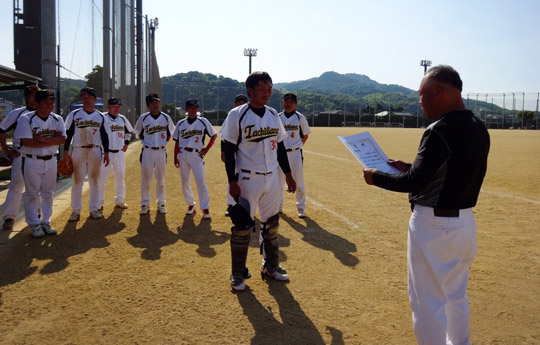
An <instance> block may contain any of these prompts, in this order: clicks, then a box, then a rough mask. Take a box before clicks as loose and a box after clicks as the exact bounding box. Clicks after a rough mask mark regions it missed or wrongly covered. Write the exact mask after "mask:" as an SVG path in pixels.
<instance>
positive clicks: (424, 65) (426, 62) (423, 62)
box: [420, 60, 431, 74]
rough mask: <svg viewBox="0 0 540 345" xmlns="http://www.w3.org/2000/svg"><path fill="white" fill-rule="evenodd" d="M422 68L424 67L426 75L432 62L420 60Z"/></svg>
mask: <svg viewBox="0 0 540 345" xmlns="http://www.w3.org/2000/svg"><path fill="white" fill-rule="evenodd" d="M420 66H423V67H424V74H426V73H427V68H428V67H429V66H431V60H420Z"/></svg>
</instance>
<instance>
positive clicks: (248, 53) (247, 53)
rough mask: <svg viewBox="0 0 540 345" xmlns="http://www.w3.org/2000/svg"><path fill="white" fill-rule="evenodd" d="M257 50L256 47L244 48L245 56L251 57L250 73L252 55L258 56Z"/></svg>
mask: <svg viewBox="0 0 540 345" xmlns="http://www.w3.org/2000/svg"><path fill="white" fill-rule="evenodd" d="M257 50H258V49H256V48H245V49H244V56H248V57H249V74H251V57H252V56H257Z"/></svg>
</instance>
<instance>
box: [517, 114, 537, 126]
mask: <svg viewBox="0 0 540 345" xmlns="http://www.w3.org/2000/svg"><path fill="white" fill-rule="evenodd" d="M517 122H518V123H519V124H523V127H524V128H527V127H530V125H531V124H532V123H533V122H534V111H530V110H525V111H518V112H517Z"/></svg>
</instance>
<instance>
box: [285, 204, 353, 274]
mask: <svg viewBox="0 0 540 345" xmlns="http://www.w3.org/2000/svg"><path fill="white" fill-rule="evenodd" d="M281 219H283V220H284V221H286V222H287V223H289V225H290V226H291V227H292V228H293V229H294V230H296V231H298V232H299V233H300V234H302V236H303V237H302V240H304V241H306V242H307V243H309V244H311V245H312V246H314V247H316V248H320V249H323V250H327V251H331V252H332V253H334V256H335V257H336V258H337V259H338V260H339V261H341V263H342V264H344V265H346V266H351V267H352V266H356V265H358V263H359V262H360V260H358V258H357V257H356V256H354V255H352V254H351V253H356V250H357V249H356V245H355V244H354V243H352V242H350V241H348V240H347V239H345V238H343V237H339V236H338V235H335V234H332V233H331V232H329V231H327V230H326V229H323V228H322V227H321V226H320V225H319V224H318V223H317V222H316V221H314V220H313V219H311V218H309V217H305V218H303V220H302V222H304V223H305V224H302V223H300V222H298V221H297V220H295V219H293V218H291V217H289V216H287V215H286V214H281Z"/></svg>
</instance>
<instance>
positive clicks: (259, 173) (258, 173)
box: [240, 169, 272, 176]
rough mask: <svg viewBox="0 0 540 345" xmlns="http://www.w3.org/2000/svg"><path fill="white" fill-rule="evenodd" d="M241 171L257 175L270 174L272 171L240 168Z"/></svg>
mask: <svg viewBox="0 0 540 345" xmlns="http://www.w3.org/2000/svg"><path fill="white" fill-rule="evenodd" d="M240 171H241V172H243V173H246V174H257V175H264V176H266V175H270V174H271V173H272V172H271V171H270V172H258V171H251V170H247V169H240Z"/></svg>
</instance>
